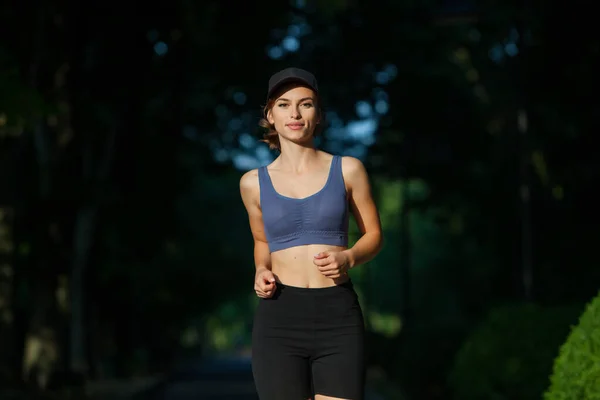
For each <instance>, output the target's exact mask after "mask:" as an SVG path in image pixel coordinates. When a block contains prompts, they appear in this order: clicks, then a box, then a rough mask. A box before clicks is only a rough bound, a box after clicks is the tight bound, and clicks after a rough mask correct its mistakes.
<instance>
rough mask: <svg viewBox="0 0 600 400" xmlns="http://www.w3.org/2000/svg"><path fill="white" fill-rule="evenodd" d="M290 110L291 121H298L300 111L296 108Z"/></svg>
mask: <svg viewBox="0 0 600 400" xmlns="http://www.w3.org/2000/svg"><path fill="white" fill-rule="evenodd" d="M291 109H292V115H291V116H292V118H293V119H299V118H300V111H299V110H298V108H297V107H291Z"/></svg>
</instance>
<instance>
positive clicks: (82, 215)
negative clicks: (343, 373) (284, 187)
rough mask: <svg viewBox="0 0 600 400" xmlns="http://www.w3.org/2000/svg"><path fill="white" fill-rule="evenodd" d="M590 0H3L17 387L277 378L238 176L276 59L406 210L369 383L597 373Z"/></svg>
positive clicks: (464, 386) (489, 392)
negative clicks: (259, 316)
mask: <svg viewBox="0 0 600 400" xmlns="http://www.w3.org/2000/svg"><path fill="white" fill-rule="evenodd" d="M590 11H591V10H589V9H588V3H587V2H584V1H578V0H575V1H572V2H569V3H566V2H552V1H545V2H543V1H533V0H530V1H525V0H521V1H502V2H500V1H492V0H483V1H477V2H475V1H468V0H420V1H412V0H405V1H401V0H396V1H394V0H370V1H364V0H291V1H290V0H282V1H266V0H262V1H238V0H236V1H234V0H219V1H217V0H203V1H192V0H171V1H169V2H167V1H158V0H154V1H150V2H146V3H144V4H143V5H142V4H141V3H140V4H135V3H134V2H128V1H114V0H105V1H101V2H100V1H91V2H77V1H58V0H20V1H16V0H6V1H3V2H2V3H1V5H0V398H1V399H3V400H4V399H138V400H145V399H164V400H167V399H168V400H175V399H231V400H234V399H240V400H242V399H247V400H248V399H256V398H257V397H256V395H255V394H254V393H253V383H252V376H251V373H250V364H249V363H250V352H249V345H250V332H251V327H252V318H253V312H254V307H255V305H256V303H257V300H256V296H255V294H254V292H253V278H254V265H253V254H252V249H253V243H252V237H251V234H250V230H249V227H248V220H247V216H246V213H245V210H244V208H243V205H242V202H241V200H240V196H239V179H240V177H241V175H242V174H243V173H244V172H245V171H247V170H249V169H252V168H256V167H258V166H261V165H266V164H268V163H269V162H270V161H271V160H273V159H274V157H276V156H277V154H276V153H274V152H271V151H269V149H268V147H267V145H266V144H264V143H261V142H260V141H259V139H260V138H261V134H262V133H261V132H260V131H259V128H258V125H257V123H258V120H259V118H260V116H261V109H262V106H263V105H264V103H265V97H264V96H265V93H266V89H267V80H268V78H269V76H270V75H271V74H272V73H274V72H276V71H278V70H280V69H283V68H285V67H288V66H298V67H302V68H306V69H309V70H310V71H312V72H314V73H315V75H316V76H317V78H318V79H319V83H320V88H321V90H322V93H323V96H324V99H323V101H324V106H325V109H326V119H327V129H326V131H325V134H324V135H323V136H322V137H320V138H319V147H320V148H322V149H324V150H326V151H328V152H332V153H335V154H341V155H350V156H354V157H358V158H360V159H361V160H362V161H363V162H364V163H365V165H366V167H367V169H368V171H369V174H370V177H371V181H372V184H373V191H374V196H375V199H376V202H377V204H378V206H379V210H380V213H381V219H382V223H383V227H384V231H385V239H386V242H385V247H384V249H383V251H382V252H381V253H380V255H379V256H378V257H377V258H376V259H375V260H374V261H372V262H371V263H369V264H368V265H364V266H361V267H360V268H358V269H356V270H353V271H352V278H353V279H354V281H355V283H356V286H357V290H358V292H359V296H360V301H361V304H362V306H363V311H364V313H365V316H366V324H367V329H368V338H367V339H368V351H369V356H368V361H367V362H368V365H367V368H368V382H369V384H368V385H369V386H368V390H367V391H368V393H367V396H368V397H367V399H368V400H375V399H385V400H388V399H389V400H402V399H411V400H413V399H415V400H446V399H461V400H470V399H492V400H502V399H511V400H513V399H514V400H518V399H525V400H528V399H541V398H542V397H543V396H544V394H545V396H546V398H547V399H551V398H552V399H559V398H560V399H573V400H574V399H598V398H599V397H594V396H598V393H600V386H599V385H600V384H599V383H598V382H600V370H599V369H598V368H600V367H598V365H597V364H599V363H598V359H600V358H599V357H600V304H598V303H599V302H600V300H598V299H596V301H595V302H594V298H595V297H596V296H597V295H598V293H599V289H600V268H598V261H599V258H600V254H599V252H598V243H599V242H598V239H599V234H598V228H597V227H598V224H597V218H596V217H597V216H598V207H597V204H598V201H599V200H600V196H598V195H597V194H594V190H595V189H594V187H596V185H597V184H598V183H599V181H600V179H599V178H600V165H599V164H598V163H597V162H595V161H594V158H595V155H596V152H597V147H596V146H597V145H598V144H599V138H598V129H599V128H600V124H599V118H598V117H599V116H600V102H599V101H598V95H597V94H598V91H597V88H598V86H597V85H598V69H599V66H600V63H599V61H600V35H598V32H597V30H596V29H595V28H594V26H595V23H596V22H597V21H596V20H597V18H596V16H595V15H594V14H593V13H592V12H590ZM357 238H358V231H357V229H356V226H355V225H354V223H353V225H352V232H351V241H355V240H356V239H357ZM561 379H562V380H561ZM594 385H595V386H594ZM594 388H595V389H594ZM585 393H587V394H585ZM552 396H555V397H552ZM561 396H562V397H561ZM586 396H587V397H586Z"/></svg>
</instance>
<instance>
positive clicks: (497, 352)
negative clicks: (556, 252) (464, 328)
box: [449, 304, 578, 400]
mask: <svg viewBox="0 0 600 400" xmlns="http://www.w3.org/2000/svg"><path fill="white" fill-rule="evenodd" d="M577 310H578V307H557V308H551V307H548V308H544V307H540V306H536V305H532V304H516V305H510V306H502V307H498V308H496V309H493V310H492V311H491V312H490V313H489V315H488V316H487V318H485V320H484V321H483V322H482V323H481V324H480V325H479V327H477V328H476V329H475V330H473V332H472V334H471V335H470V336H469V337H468V338H467V339H466V340H465V341H464V343H463V345H462V347H461V349H460V350H459V352H458V354H457V355H456V358H455V362H454V366H453V368H452V370H451V373H450V377H449V378H450V384H451V386H452V387H453V390H454V393H455V398H457V399H461V400H469V399H483V398H485V399H498V400H501V399H502V400H503V399H506V400H508V399H536V398H540V396H541V395H542V393H543V392H544V389H545V388H546V387H547V384H548V376H549V374H550V372H551V369H552V362H553V360H554V357H556V354H557V349H558V346H559V345H560V343H562V342H563V341H564V338H565V337H566V335H567V334H568V330H569V326H570V324H571V323H573V322H574V321H575V320H576V318H577V313H578V311H577ZM570 398H571V399H575V398H576V397H570Z"/></svg>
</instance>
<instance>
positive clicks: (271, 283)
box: [254, 268, 277, 299]
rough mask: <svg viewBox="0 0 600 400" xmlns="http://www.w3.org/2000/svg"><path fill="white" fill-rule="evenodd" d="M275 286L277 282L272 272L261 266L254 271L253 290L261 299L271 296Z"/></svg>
mask: <svg viewBox="0 0 600 400" xmlns="http://www.w3.org/2000/svg"><path fill="white" fill-rule="evenodd" d="M276 287H277V284H276V283H275V276H274V275H273V272H271V271H270V270H268V269H266V268H261V269H259V270H258V271H256V276H255V277H254V291H255V292H256V295H257V296H258V297H261V298H263V299H268V298H270V297H272V296H273V294H274V293H275V288H276Z"/></svg>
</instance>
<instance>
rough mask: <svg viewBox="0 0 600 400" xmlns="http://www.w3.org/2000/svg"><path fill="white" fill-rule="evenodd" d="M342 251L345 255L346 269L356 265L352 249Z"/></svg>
mask: <svg viewBox="0 0 600 400" xmlns="http://www.w3.org/2000/svg"><path fill="white" fill-rule="evenodd" d="M342 253H344V256H346V265H347V266H348V269H352V268H354V266H355V265H356V257H355V256H354V252H353V251H352V249H346V250H344V251H343V252H342Z"/></svg>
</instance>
